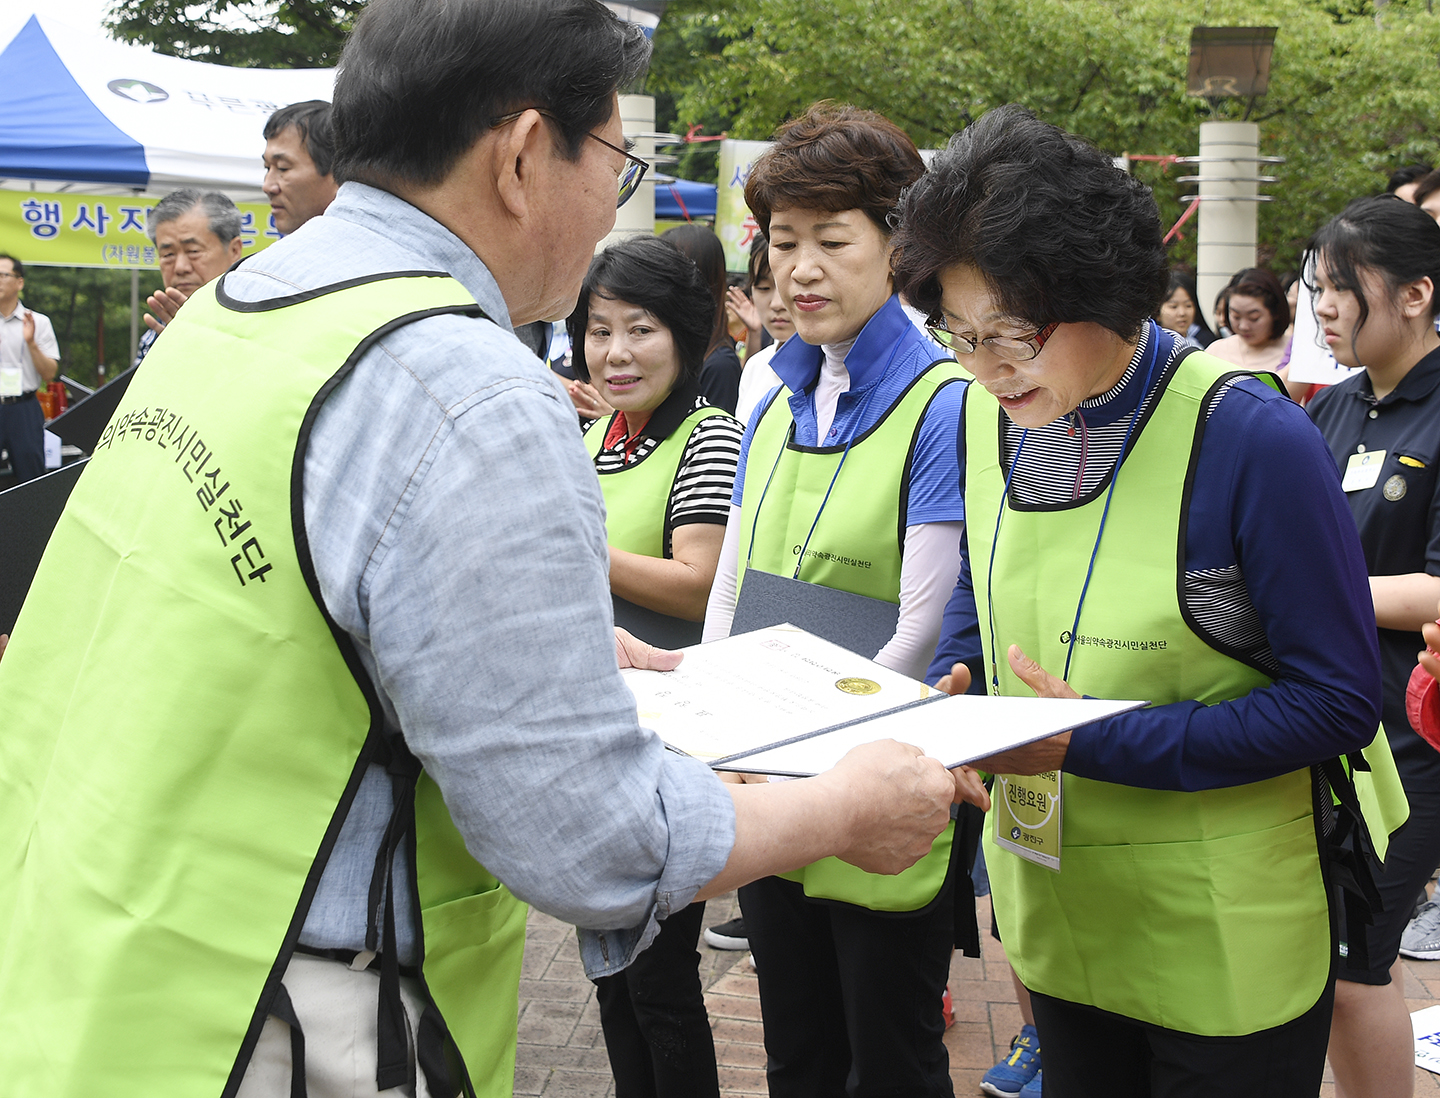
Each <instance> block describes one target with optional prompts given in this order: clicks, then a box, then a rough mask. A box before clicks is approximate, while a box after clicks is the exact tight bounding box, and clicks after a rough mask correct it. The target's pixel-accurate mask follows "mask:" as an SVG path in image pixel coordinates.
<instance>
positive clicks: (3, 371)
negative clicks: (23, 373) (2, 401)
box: [0, 366, 24, 397]
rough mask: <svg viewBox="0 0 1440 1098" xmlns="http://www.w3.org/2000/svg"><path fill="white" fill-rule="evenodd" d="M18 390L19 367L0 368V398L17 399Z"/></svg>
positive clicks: (19, 392)
mask: <svg viewBox="0 0 1440 1098" xmlns="http://www.w3.org/2000/svg"><path fill="white" fill-rule="evenodd" d="M22 392H24V390H23V389H21V388H20V367H19V366H0V397H18V396H19V395H20V394H21V393H22Z"/></svg>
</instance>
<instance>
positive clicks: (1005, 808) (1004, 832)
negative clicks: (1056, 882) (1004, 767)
mask: <svg viewBox="0 0 1440 1098" xmlns="http://www.w3.org/2000/svg"><path fill="white" fill-rule="evenodd" d="M995 794H996V795H995V798H994V802H995V803H994V807H993V808H992V809H991V810H990V812H991V815H992V816H994V817H995V845H996V846H998V847H1001V848H1003V849H1005V850H1008V851H1010V852H1011V853H1012V854H1018V855H1020V857H1022V858H1024V859H1025V860H1026V861H1027V862H1034V863H1035V864H1036V865H1043V866H1044V867H1045V868H1046V869H1053V870H1054V871H1055V872H1056V873H1059V872H1060V818H1061V807H1062V805H1061V791H1060V771H1058V770H1052V771H1050V772H1049V773H1048V774H1036V775H1035V776H1034V777H1029V778H1021V777H1016V776H1015V775H1013V774H996V775H995Z"/></svg>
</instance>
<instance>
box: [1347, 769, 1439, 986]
mask: <svg viewBox="0 0 1440 1098" xmlns="http://www.w3.org/2000/svg"><path fill="white" fill-rule="evenodd" d="M1405 796H1406V797H1407V798H1408V799H1409V801H1410V816H1409V818H1408V819H1407V820H1406V821H1405V822H1404V823H1403V824H1401V825H1400V830H1398V831H1396V832H1395V834H1393V835H1391V836H1390V849H1389V850H1387V851H1386V852H1385V866H1384V868H1383V869H1381V870H1380V871H1378V873H1377V874H1376V878H1375V887H1376V888H1378V889H1379V891H1380V910H1379V911H1377V912H1374V917H1375V922H1374V923H1373V924H1372V925H1370V926H1367V927H1366V928H1365V939H1366V942H1367V943H1368V950H1369V962H1370V963H1369V967H1368V968H1351V967H1350V961H1349V958H1348V957H1336V958H1335V978H1336V979H1337V980H1349V981H1350V982H1352V983H1356V984H1382V985H1383V984H1388V983H1389V982H1390V966H1391V965H1393V964H1394V963H1395V958H1396V957H1398V956H1399V955H1400V936H1401V935H1402V934H1404V933H1405V927H1406V926H1408V925H1409V923H1410V915H1411V913H1412V912H1413V911H1414V910H1415V898H1416V897H1417V896H1419V895H1420V890H1421V889H1422V888H1424V887H1425V884H1426V882H1427V881H1429V880H1430V874H1432V873H1434V872H1435V867H1436V866H1437V865H1440V793H1431V792H1430V791H1429V790H1410V789H1407V790H1406V791H1405ZM1348 900H1349V897H1348V896H1347V895H1346V894H1345V893H1344V892H1343V891H1341V890H1339V889H1336V903H1337V905H1338V910H1339V911H1341V912H1342V917H1341V919H1340V935H1341V937H1342V938H1343V937H1344V936H1345V929H1346V924H1345V919H1344V917H1343V912H1344V910H1345V906H1344V905H1345V904H1346V902H1347V901H1348Z"/></svg>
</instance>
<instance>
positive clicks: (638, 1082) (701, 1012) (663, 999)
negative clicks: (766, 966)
mask: <svg viewBox="0 0 1440 1098" xmlns="http://www.w3.org/2000/svg"><path fill="white" fill-rule="evenodd" d="M704 918H705V904H704V902H703V901H702V902H701V903H698V904H691V905H690V906H689V907H687V908H684V909H683V910H681V911H677V912H675V913H674V914H673V915H671V916H670V918H668V919H666V920H665V921H664V922H662V923H661V924H660V933H659V934H658V935H657V936H656V938H655V940H654V941H653V942H651V943H650V945H649V947H648V948H647V949H646V950H645V951H644V952H643V953H641V954H640V956H638V957H636V958H635V961H634V963H633V964H631V965H630V967H629V968H627V969H625V971H623V972H620V973H617V974H616V975H614V976H602V977H600V979H598V980H596V981H595V998H596V999H597V1000H598V1002H599V1004H600V1028H601V1029H602V1030H604V1032H605V1051H606V1052H607V1053H608V1054H609V1056H610V1071H611V1073H612V1074H613V1075H614V1076H615V1098H692V1096H693V1098H719V1095H720V1081H719V1077H718V1076H717V1074H716V1070H715V1041H714V1038H713V1037H711V1035H710V1019H709V1018H708V1017H707V1016H706V1014H705V994H704V992H703V991H702V990H701V988H700V968H699V965H700V954H699V952H697V950H696V949H695V945H696V943H697V942H698V941H699V940H700V925H701V923H702V922H703V921H704Z"/></svg>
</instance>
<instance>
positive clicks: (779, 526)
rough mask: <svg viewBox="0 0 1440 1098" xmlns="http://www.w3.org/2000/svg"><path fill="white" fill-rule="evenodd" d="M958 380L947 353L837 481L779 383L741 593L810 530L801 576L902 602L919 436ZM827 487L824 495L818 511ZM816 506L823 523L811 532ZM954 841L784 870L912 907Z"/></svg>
mask: <svg viewBox="0 0 1440 1098" xmlns="http://www.w3.org/2000/svg"><path fill="white" fill-rule="evenodd" d="M966 376H967V375H966V374H965V372H964V371H963V370H961V369H960V367H959V366H958V365H957V364H956V363H955V362H953V361H951V360H950V359H941V360H940V361H939V362H936V363H933V364H932V365H931V366H930V367H929V368H928V369H927V370H926V371H925V372H924V373H923V374H921V375H920V376H919V377H917V378H916V379H915V380H914V381H912V382H911V383H910V385H909V387H908V388H906V390H905V392H904V393H903V394H902V395H901V397H900V399H899V400H897V401H896V402H895V403H894V404H893V405H892V406H891V407H890V409H889V410H888V411H887V412H886V413H885V415H884V416H882V417H881V418H880V420H879V421H878V422H877V423H876V424H875V425H874V426H873V427H871V428H870V429H869V430H868V431H866V432H865V433H864V434H862V435H860V436H859V437H858V438H856V439H855V441H854V442H853V443H852V444H851V446H850V453H849V456H848V457H845V464H844V466H843V467H841V468H840V475H839V477H838V478H837V477H836V476H835V470H836V468H837V467H839V466H840V459H841V457H842V456H844V454H845V447H844V446H798V445H796V443H795V422H794V419H793V417H792V416H791V414H790V407H789V404H788V402H787V401H786V400H785V392H786V391H785V390H784V389H782V390H780V394H779V395H778V396H777V397H776V398H775V399H774V400H772V401H771V402H770V405H769V407H767V408H765V409H764V410H763V411H762V412H761V413H760V419H759V421H758V423H757V424H756V426H755V431H754V434H753V436H752V437H751V439H750V449H749V452H748V454H747V456H746V459H745V492H744V495H743V497H742V505H741V508H740V569H739V574H738V575H737V577H736V580H735V591H736V594H737V596H738V594H739V591H740V586H741V583H742V582H743V581H744V578H745V568H746V566H747V564H748V566H749V567H751V568H758V569H760V570H761V571H763V572H770V573H772V574H774V575H782V576H790V575H793V574H794V572H795V565H796V562H797V559H798V557H799V554H800V547H801V546H802V545H804V544H805V539H806V537H807V536H809V538H810V548H809V549H808V550H807V551H806V554H805V560H804V561H803V562H802V563H801V567H800V576H799V578H800V579H802V580H804V581H806V582H807V583H815V584H819V585H820V586H822V587H832V588H835V589H836V590H839V591H849V592H851V593H853V594H857V595H865V596H868V597H869V598H874V599H883V600H884V601H886V602H894V603H898V602H899V601H900V563H901V553H902V552H903V550H904V547H905V527H906V525H907V523H906V510H907V506H908V503H909V494H910V461H911V458H912V457H913V456H914V453H915V439H916V436H917V435H918V434H919V433H920V424H921V422H922V421H923V420H924V418H925V411H926V409H927V408H929V407H930V402H931V401H932V400H934V399H935V395H936V394H937V393H938V392H939V391H940V390H941V389H942V388H943V387H944V386H946V385H949V384H952V383H956V382H958V381H959V380H960V379H962V378H964V377H966ZM772 469H773V470H774V472H773V474H772V472H771V470H772ZM832 479H833V480H834V485H835V486H834V489H833V490H830V485H831V481H832ZM767 480H768V481H769V486H768V488H767V487H766V481H767ZM827 491H829V497H830V498H829V501H828V502H825V503H824V507H823V510H822V507H821V504H822V501H824V500H825V497H826V492H827ZM762 497H763V500H764V502H763V506H762V503H761V500H762ZM817 514H818V515H819V516H820V520H819V522H818V523H816V524H815V532H814V533H813V534H811V533H810V526H811V523H812V522H815V516H816V515H817ZM752 534H753V536H754V547H753V550H751V549H750V545H751V536H752ZM747 550H750V551H749V553H748V556H749V560H748V561H747V560H746V557H747ZM954 837H955V825H954V824H953V823H952V824H951V825H950V826H949V827H947V828H945V830H944V831H942V832H941V833H940V834H939V835H938V836H937V837H936V839H935V842H934V843H933V844H932V846H931V848H930V853H929V854H927V855H925V857H923V858H921V859H920V860H919V861H918V862H916V863H915V864H914V865H912V866H911V867H910V868H909V869H907V870H905V871H904V872H903V873H899V874H896V875H894V876H886V875H882V874H878V873H866V872H865V871H864V870H863V869H859V868H858V867H856V866H853V865H851V864H849V863H848V862H842V861H841V860H840V859H839V858H823V859H821V860H820V861H818V862H812V863H811V864H810V865H807V866H804V867H803V868H801V869H796V870H792V871H791V872H789V873H782V874H781V876H782V877H784V878H785V879H786V880H790V881H799V882H800V883H801V884H803V885H804V886H805V894H806V895H807V896H810V897H813V898H816V899H826V900H841V901H844V902H845V903H851V904H858V905H859V906H861V907H867V908H870V909H871V910H873V911H917V910H919V909H920V908H922V907H925V906H926V905H927V904H929V903H930V901H932V900H933V899H934V898H935V897H936V895H937V894H938V893H939V891H940V888H941V886H942V885H944V883H945V874H946V871H947V869H948V867H949V864H950V846H951V842H952V841H953V839H954Z"/></svg>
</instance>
